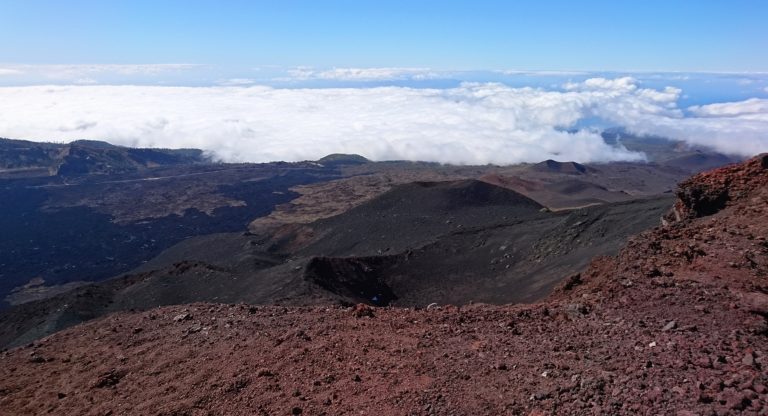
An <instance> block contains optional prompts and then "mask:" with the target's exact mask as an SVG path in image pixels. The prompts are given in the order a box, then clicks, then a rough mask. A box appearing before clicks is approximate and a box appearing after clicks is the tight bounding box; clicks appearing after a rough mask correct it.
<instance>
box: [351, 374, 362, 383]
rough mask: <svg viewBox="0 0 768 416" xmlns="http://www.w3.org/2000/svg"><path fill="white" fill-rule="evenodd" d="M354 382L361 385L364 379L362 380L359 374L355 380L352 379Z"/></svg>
mask: <svg viewBox="0 0 768 416" xmlns="http://www.w3.org/2000/svg"><path fill="white" fill-rule="evenodd" d="M352 380H353V381H355V382H357V383H359V382H361V381H363V379H362V378H360V376H359V375H357V374H355V377H354V378H352Z"/></svg>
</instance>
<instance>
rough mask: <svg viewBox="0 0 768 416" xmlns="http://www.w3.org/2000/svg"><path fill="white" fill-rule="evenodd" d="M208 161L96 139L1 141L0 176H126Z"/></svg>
mask: <svg viewBox="0 0 768 416" xmlns="http://www.w3.org/2000/svg"><path fill="white" fill-rule="evenodd" d="M209 162H210V160H209V159H208V158H207V157H206V156H205V155H204V154H203V151H202V150H199V149H154V148H130V147H122V146H115V145H113V144H110V143H107V142H103V141H95V140H76V141H73V142H71V143H66V144H59V143H38V142H31V141H26V140H11V139H0V177H40V176H57V175H59V176H73V175H84V174H94V173H95V174H112V173H126V172H135V171H138V170H143V169H147V168H153V167H157V166H167V165H188V164H196V163H209Z"/></svg>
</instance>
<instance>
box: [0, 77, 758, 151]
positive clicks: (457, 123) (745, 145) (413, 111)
mask: <svg viewBox="0 0 768 416" xmlns="http://www.w3.org/2000/svg"><path fill="white" fill-rule="evenodd" d="M679 96H680V90H678V89H674V88H667V89H663V90H653V89H646V88H640V87H639V86H638V85H637V83H636V82H635V81H634V80H633V79H631V78H619V79H614V80H609V79H591V80H587V81H585V82H583V83H580V84H570V85H569V86H568V89H567V90H566V91H547V90H542V89H537V88H511V87H508V86H505V85H502V84H495V83H465V84H462V85H461V86H459V87H456V88H450V89H416V88H403V87H382V88H324V89H277V88H270V87H264V86H250V87H152V86H33V87H5V88H0V137H11V138H20V139H30V140H57V141H59V140H73V139H83V138H87V139H100V140H107V141H111V142H113V143H116V144H123V145H130V146H148V147H197V148H202V149H205V150H208V151H211V152H214V153H215V154H216V155H218V156H219V157H220V158H222V159H224V160H227V161H268V160H289V161H293V160H306V159H318V158H320V157H322V156H324V155H326V154H328V153H335V152H344V153H359V154H362V155H364V156H366V157H369V158H371V159H374V160H387V159H406V160H429V161H437V162H445V163H463V164H483V163H496V164H509V163H518V162H537V161H541V160H544V159H549V158H551V159H558V160H575V161H580V162H599V161H611V160H638V159H642V155H639V154H636V153H632V152H629V151H627V150H626V149H623V148H616V147H612V146H608V145H606V144H605V143H604V142H603V141H602V139H601V138H600V136H599V135H598V134H597V133H594V132H590V131H586V130H582V131H579V132H578V133H568V132H566V131H564V130H565V129H569V128H573V127H575V126H577V125H578V123H579V122H580V121H582V120H589V119H593V118H599V119H603V120H606V121H608V122H609V123H611V124H613V125H620V126H625V127H627V128H628V129H629V130H630V131H634V132H637V133H641V134H655V135H662V136H667V137H671V138H675V139H680V140H685V141H687V142H689V143H691V144H704V145H710V146H713V147H715V148H716V149H718V150H720V151H723V152H728V153H735V154H743V155H749V154H754V153H759V152H762V151H766V150H768V120H766V114H768V111H764V110H763V109H762V108H763V107H760V106H757V107H756V105H755V104H754V103H752V102H751V101H749V100H748V101H745V102H742V103H741V104H739V103H730V104H729V105H731V106H736V105H742V107H743V108H742V109H741V110H738V111H737V110H733V109H730V110H728V111H725V110H724V107H717V106H702V107H696V108H692V109H689V115H688V116H686V113H685V112H683V111H682V110H681V109H680V108H678V107H677V105H676V101H677V99H678V98H679ZM763 101H764V100H763ZM760 105H762V104H760ZM755 111H756V112H755Z"/></svg>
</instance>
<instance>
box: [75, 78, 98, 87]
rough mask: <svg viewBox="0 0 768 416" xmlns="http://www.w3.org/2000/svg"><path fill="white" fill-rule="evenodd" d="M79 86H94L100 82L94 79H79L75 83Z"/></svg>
mask: <svg viewBox="0 0 768 416" xmlns="http://www.w3.org/2000/svg"><path fill="white" fill-rule="evenodd" d="M74 83H75V84H77V85H94V84H98V83H99V81H97V80H95V79H93V78H78V79H76V80H75V81H74Z"/></svg>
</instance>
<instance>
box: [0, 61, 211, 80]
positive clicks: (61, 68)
mask: <svg viewBox="0 0 768 416" xmlns="http://www.w3.org/2000/svg"><path fill="white" fill-rule="evenodd" d="M199 66H200V65H196V64H139V65H120V64H74V65H64V64H52V65H29V64H20V65H10V66H9V67H8V68H6V69H4V70H5V71H13V72H10V73H9V74H22V73H23V74H27V75H30V76H37V77H44V78H49V79H63V80H77V79H86V78H89V77H91V76H93V75H97V74H106V75H120V76H136V75H159V74H163V73H169V72H177V71H185V70H189V69H193V68H197V67H199ZM4 70H3V69H0V75H2V74H3V71H4Z"/></svg>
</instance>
